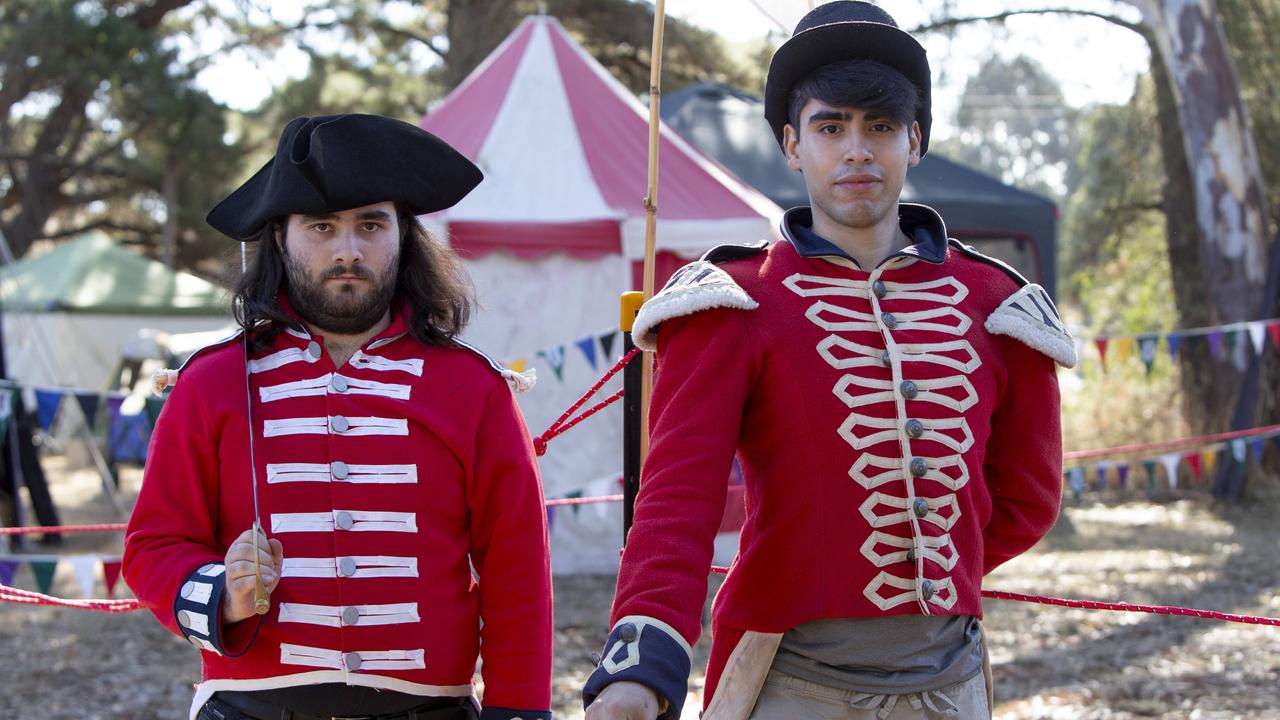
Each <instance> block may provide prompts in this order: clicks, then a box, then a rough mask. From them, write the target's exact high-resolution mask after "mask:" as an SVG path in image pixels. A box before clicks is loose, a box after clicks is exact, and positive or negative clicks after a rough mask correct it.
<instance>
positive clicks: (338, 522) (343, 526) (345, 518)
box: [333, 510, 356, 530]
mask: <svg viewBox="0 0 1280 720" xmlns="http://www.w3.org/2000/svg"><path fill="white" fill-rule="evenodd" d="M333 524H334V525H335V526H336V527H337V528H338V529H339V530H350V529H351V528H352V527H353V526H354V525H355V524H356V521H355V518H352V517H351V513H349V512H347V511H346V510H343V511H342V512H340V513H338V514H337V515H334V516H333Z"/></svg>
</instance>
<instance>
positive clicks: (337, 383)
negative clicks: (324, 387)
mask: <svg viewBox="0 0 1280 720" xmlns="http://www.w3.org/2000/svg"><path fill="white" fill-rule="evenodd" d="M329 387H331V388H333V389H334V392H340V393H344V392H346V391H347V379H346V378H344V377H342V376H341V375H339V374H337V373H334V375H333V379H332V380H330V381H329Z"/></svg>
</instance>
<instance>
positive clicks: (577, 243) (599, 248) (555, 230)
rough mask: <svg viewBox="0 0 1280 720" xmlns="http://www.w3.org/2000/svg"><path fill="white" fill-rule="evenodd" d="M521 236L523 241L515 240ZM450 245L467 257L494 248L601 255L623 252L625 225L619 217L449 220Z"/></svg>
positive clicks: (525, 254) (524, 253)
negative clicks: (507, 220)
mask: <svg viewBox="0 0 1280 720" xmlns="http://www.w3.org/2000/svg"><path fill="white" fill-rule="evenodd" d="M512 238H519V239H520V242H518V243H514V242H512ZM449 245H450V246H452V247H453V248H454V249H455V250H457V251H458V254H460V255H462V257H464V258H477V257H483V256H485V255H488V254H489V253H491V252H495V251H504V252H509V253H512V254H513V255H515V256H517V257H522V258H536V257H542V256H543V255H547V254H549V253H553V252H565V253H568V254H570V255H572V256H573V257H576V258H598V257H603V256H605V255H617V254H618V253H620V252H621V251H622V227H621V226H620V225H619V224H618V221H617V220H584V221H580V222H556V223H543V222H473V221H464V220H455V221H453V222H450V223H449Z"/></svg>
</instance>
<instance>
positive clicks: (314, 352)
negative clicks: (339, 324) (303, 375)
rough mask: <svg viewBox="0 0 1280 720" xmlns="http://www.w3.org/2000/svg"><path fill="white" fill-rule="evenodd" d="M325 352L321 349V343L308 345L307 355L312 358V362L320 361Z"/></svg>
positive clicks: (314, 342)
mask: <svg viewBox="0 0 1280 720" xmlns="http://www.w3.org/2000/svg"><path fill="white" fill-rule="evenodd" d="M323 352H324V351H323V350H321V349H320V343H318V342H316V341H315V340H312V341H311V342H309V343H307V354H308V355H310V356H311V359H312V360H319V359H320V355H321V354H323Z"/></svg>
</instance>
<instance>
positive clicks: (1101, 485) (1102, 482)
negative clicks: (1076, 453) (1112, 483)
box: [1094, 463, 1107, 490]
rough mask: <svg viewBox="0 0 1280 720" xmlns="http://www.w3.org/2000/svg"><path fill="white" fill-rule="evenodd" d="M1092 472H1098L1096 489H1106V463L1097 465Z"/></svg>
mask: <svg viewBox="0 0 1280 720" xmlns="http://www.w3.org/2000/svg"><path fill="white" fill-rule="evenodd" d="M1094 472H1096V473H1097V474H1098V489H1099V490H1106V489H1107V464H1106V463H1101V464H1100V465H1098V467H1097V468H1095V469H1094Z"/></svg>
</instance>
